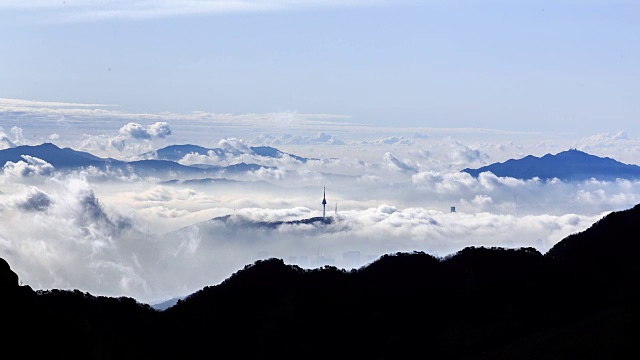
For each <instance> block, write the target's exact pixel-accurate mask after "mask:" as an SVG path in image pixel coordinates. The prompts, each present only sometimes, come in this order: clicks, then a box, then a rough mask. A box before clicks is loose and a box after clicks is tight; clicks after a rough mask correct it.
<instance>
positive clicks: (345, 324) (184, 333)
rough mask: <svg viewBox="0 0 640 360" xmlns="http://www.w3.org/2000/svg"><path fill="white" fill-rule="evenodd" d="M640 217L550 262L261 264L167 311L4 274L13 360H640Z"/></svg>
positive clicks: (413, 258) (484, 257)
mask: <svg viewBox="0 0 640 360" xmlns="http://www.w3.org/2000/svg"><path fill="white" fill-rule="evenodd" d="M638 223H640V205H638V206H636V207H634V208H633V209H629V210H626V211H622V212H615V213H611V214H609V215H608V216H606V217H605V218H603V219H602V220H600V221H599V222H597V223H596V224H594V225H593V226H592V227H591V228H590V229H588V230H586V231H584V232H582V233H579V234H575V235H572V236H569V237H567V238H566V239H564V240H562V241H561V242H560V243H558V244H557V245H556V246H554V247H553V248H552V249H551V250H550V251H549V252H548V253H547V254H545V255H543V254H541V253H539V252H538V251H536V250H535V249H532V248H521V249H503V248H474V247H470V248H465V249H463V250H461V251H459V252H458V253H455V254H452V255H451V256H447V257H445V258H436V257H433V256H431V255H428V254H425V253H421V252H415V253H398V254H392V255H386V256H383V257H381V258H380V259H378V260H377V261H375V262H373V263H372V264H369V265H368V266H365V267H363V268H361V269H358V270H354V271H344V270H340V269H337V268H335V267H331V266H325V267H323V268H319V269H314V270H305V269H302V268H299V267H297V266H290V265H286V264H284V263H283V262H282V261H281V260H279V259H269V260H264V261H258V262H256V263H254V264H251V265H247V266H246V267H245V268H244V269H242V270H240V271H238V272H237V273H235V274H233V275H232V276H231V277H229V278H228V279H227V280H225V281H224V282H222V283H221V284H219V285H215V286H210V287H206V288H204V289H202V290H200V291H198V292H196V293H194V294H192V295H190V296H188V297H186V298H184V299H182V300H180V301H178V303H177V304H176V305H175V306H172V307H170V308H168V309H167V310H165V311H162V312H159V311H156V310H154V309H153V308H151V307H150V306H148V305H145V304H140V303H137V302H136V301H134V300H132V299H129V298H106V297H95V296H92V295H90V294H87V293H82V292H79V291H59V290H53V291H39V292H34V291H32V290H31V289H30V288H29V287H27V286H19V285H18V278H17V276H16V274H14V273H13V272H12V271H11V270H10V269H9V266H8V265H7V264H6V263H5V262H4V261H2V262H0V294H1V295H2V296H0V316H1V317H0V318H2V319H3V323H2V326H3V327H4V328H3V330H4V331H3V333H4V334H5V335H4V338H3V344H5V349H4V351H5V353H6V354H7V356H8V355H9V354H12V353H13V351H18V352H19V353H20V355H21V356H25V357H30V358H31V357H42V358H65V359H139V358H148V359H175V358H180V359H195V358H203V357H206V358H210V357H211V358H215V357H222V358H230V357H232V358H265V359H266V358H296V359H300V358H303V359H304V358H314V359H315V358H318V359H319V358H346V357H351V358H371V359H398V358H409V357H411V358H414V357H420V358H435V359H618V358H625V359H627V358H639V356H640V350H639V349H638V347H637V335H638V324H639V323H640V291H639V289H640V282H638V281H637V279H638V275H640V262H638V261H637V260H636V259H637V256H638V250H640V249H639V247H640V245H639V241H640V240H638V235H637V231H636V227H637V224H638Z"/></svg>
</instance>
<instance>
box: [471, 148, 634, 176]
mask: <svg viewBox="0 0 640 360" xmlns="http://www.w3.org/2000/svg"><path fill="white" fill-rule="evenodd" d="M461 171H462V172H466V173H468V174H470V175H471V176H473V177H478V176H479V175H480V174H481V173H483V172H487V171H488V172H491V173H493V174H494V175H496V176H500V177H512V178H516V179H523V180H528V179H533V178H540V179H541V180H550V179H554V178H557V179H560V180H563V181H582V180H589V179H591V178H596V179H598V180H616V179H618V178H623V179H640V166H638V165H633V164H624V163H622V162H619V161H617V160H614V159H611V158H608V157H604V158H603V157H598V156H595V155H591V154H588V153H586V152H583V151H580V150H576V149H571V150H567V151H562V152H559V153H557V154H555V155H552V154H546V155H544V156H542V157H536V156H533V155H528V156H525V157H523V158H520V159H509V160H507V161H505V162H500V163H493V164H490V165H486V166H483V167H480V168H477V169H471V168H465V169H463V170H461Z"/></svg>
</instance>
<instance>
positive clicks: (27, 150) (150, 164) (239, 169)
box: [0, 143, 284, 178]
mask: <svg viewBox="0 0 640 360" xmlns="http://www.w3.org/2000/svg"><path fill="white" fill-rule="evenodd" d="M192 147H194V145H174V146H173V147H168V148H163V149H160V150H159V152H160V153H163V154H164V153H173V154H176V153H177V150H175V149H181V148H184V149H191V148H192ZM167 149H169V150H167ZM171 149H174V150H171ZM260 149H261V148H258V151H261V150H260ZM268 149H269V150H268V151H264V152H263V153H265V154H271V155H273V156H278V154H284V153H279V150H277V149H274V148H268ZM271 149H272V150H271ZM23 155H28V156H32V157H36V158H38V159H41V160H44V161H46V162H48V163H49V164H51V165H53V167H54V168H56V169H57V170H76V169H81V168H86V167H90V166H92V167H96V168H98V169H101V170H120V171H124V172H130V173H135V174H137V175H140V176H164V175H167V174H177V175H186V176H190V177H203V178H204V177H207V176H212V175H217V176H222V175H226V174H238V173H244V172H248V171H256V170H259V169H261V168H269V169H273V168H274V167H273V166H264V165H259V164H246V163H244V162H240V163H237V164H232V165H228V166H216V165H191V166H187V165H182V164H179V163H177V162H176V161H177V160H170V159H164V158H161V159H154V160H137V161H121V160H116V159H112V158H100V157H97V156H95V155H92V154H90V153H87V152H82V151H76V150H73V149H70V148H63V149H61V148H59V147H57V146H56V145H54V144H51V143H44V144H41V145H35V146H31V145H23V146H17V147H14V148H9V149H4V150H0V164H2V165H4V164H5V163H6V162H7V161H11V162H18V161H24V159H23V157H22V156H23ZM280 156H281V155H280ZM168 158H171V156H169V157H168ZM174 158H175V157H174ZM180 158H181V157H180ZM180 158H178V160H179V159H180Z"/></svg>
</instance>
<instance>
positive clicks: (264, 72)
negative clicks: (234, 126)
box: [0, 0, 640, 136]
mask: <svg viewBox="0 0 640 360" xmlns="http://www.w3.org/2000/svg"><path fill="white" fill-rule="evenodd" d="M639 10H640V4H638V3H637V2H634V1H622V0H619V1H595V0H594V1H577V0H575V1H570V0H564V1H507V0H502V1H498V0H495V1H493V0H488V1H464V0H460V1H439V0H433V1H430V0H425V1H393V2H390V1H382V0H381V1H340V2H338V1H322V0H315V1H278V0H270V1H186V2H183V1H180V2H178V1H140V0H136V1H126V2H124V1H73V0H69V1H33V0H27V1H0V42H1V43H2V44H3V53H4V55H3V56H2V57H0V69H2V70H1V71H0V97H3V98H12V99H25V100H38V101H60V102H72V103H94V104H115V105H118V106H119V107H120V108H121V109H124V110H126V111H131V112H144V113H147V112H154V113H159V112H178V113H186V112H191V111H206V112H215V113H232V114H244V113H274V112H275V113H279V112H286V111H294V112H300V113H314V114H315V113H322V114H335V115H342V116H350V117H351V119H352V121H354V122H358V123H363V124H372V125H389V124H393V126H427V127H443V126H444V127H480V128H490V129H501V130H511V131H536V132H540V131H542V132H547V133H558V132H562V133H565V132H568V133H576V134H580V135H583V136H586V135H589V134H593V133H600V132H609V131H614V130H625V131H628V132H632V133H637V132H638V130H639V129H638V127H639V126H638V125H637V124H638V123H639V122H638V121H636V120H637V118H638V115H639V113H640V105H638V103H637V101H634V100H635V98H634V94H637V93H638V91H639V90H640V89H639V87H640V85H639V84H640V81H639V80H640V76H639V71H640V70H638V69H639V67H638V63H639V62H640V51H639V49H638V46H637V44H638V43H639V42H640V41H639V40H640V39H639V37H640V24H638V22H637V21H636V20H637V15H638V11H639ZM614 126H615V129H613V130H612V129H611V127H614Z"/></svg>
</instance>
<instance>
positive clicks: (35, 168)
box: [2, 155, 54, 178]
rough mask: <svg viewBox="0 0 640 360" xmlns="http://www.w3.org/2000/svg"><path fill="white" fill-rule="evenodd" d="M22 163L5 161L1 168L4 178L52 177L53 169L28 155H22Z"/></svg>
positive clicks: (44, 162)
mask: <svg viewBox="0 0 640 360" xmlns="http://www.w3.org/2000/svg"><path fill="white" fill-rule="evenodd" d="M22 159H24V161H18V162H15V163H14V162H12V161H7V162H6V163H5V164H4V166H3V167H2V174H3V176H4V177H6V178H11V177H30V176H52V175H53V173H54V168H53V166H52V165H51V164H49V163H48V162H46V161H44V160H42V159H38V158H36V157H33V156H29V155H22Z"/></svg>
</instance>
